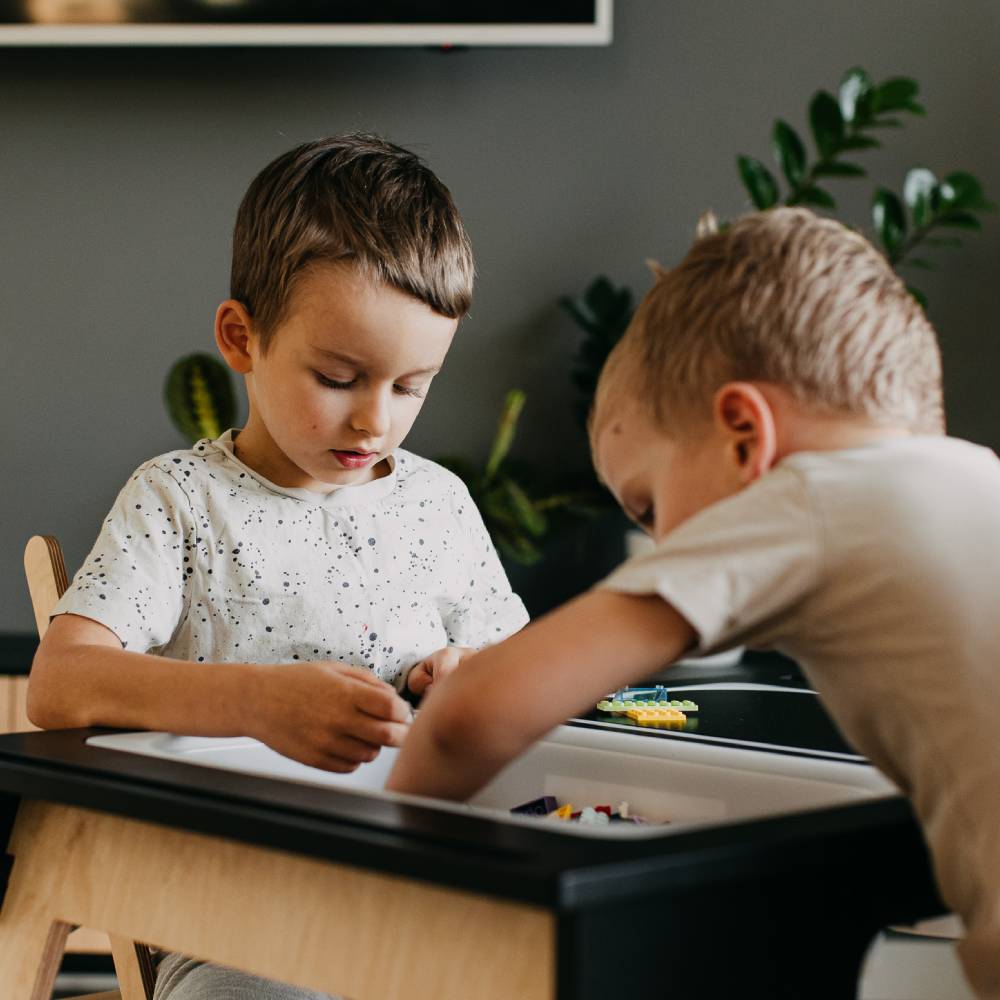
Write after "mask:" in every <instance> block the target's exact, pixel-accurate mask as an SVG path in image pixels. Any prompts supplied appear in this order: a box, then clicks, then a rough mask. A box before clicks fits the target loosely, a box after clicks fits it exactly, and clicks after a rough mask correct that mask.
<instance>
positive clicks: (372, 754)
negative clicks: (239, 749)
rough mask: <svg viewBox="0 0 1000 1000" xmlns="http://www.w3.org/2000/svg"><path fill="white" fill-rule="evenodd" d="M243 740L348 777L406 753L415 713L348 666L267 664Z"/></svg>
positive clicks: (256, 682) (255, 678) (249, 703)
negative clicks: (386, 754)
mask: <svg viewBox="0 0 1000 1000" xmlns="http://www.w3.org/2000/svg"><path fill="white" fill-rule="evenodd" d="M244 712H245V717H246V732H247V734H248V735H250V736H253V737H255V738H256V739H259V740H260V741H261V742H262V743H266V744H267V745H268V746H269V747H271V749H272V750H277V751H278V753H280V754H284V756H286V757H291V758H292V759H293V760H297V761H300V762H301V763H303V764H308V765H310V766H311V767H321V768H323V769H324V770H327V771H339V772H341V773H347V772H350V771H353V770H355V769H356V768H357V766H358V765H359V764H365V763H368V762H369V761H373V760H374V759H375V758H376V757H377V756H378V752H379V750H380V749H381V748H382V747H384V746H389V747H398V746H401V745H402V742H403V738H404V737H405V735H406V732H407V729H408V728H409V723H410V714H411V713H410V706H409V705H408V704H407V703H406V702H405V701H403V699H402V698H400V697H399V695H398V694H397V693H396V692H395V690H394V689H393V687H392V685H391V684H387V683H386V682H385V681H382V680H379V679H378V678H377V677H375V676H374V674H372V673H371V671H370V670H366V669H365V668H364V667H356V666H350V665H348V664H346V663H331V662H307V663H280V664H264V665H260V666H259V667H258V668H256V669H255V671H254V673H253V675H252V681H251V683H250V684H249V685H248V686H247V691H246V699H245V703H244Z"/></svg>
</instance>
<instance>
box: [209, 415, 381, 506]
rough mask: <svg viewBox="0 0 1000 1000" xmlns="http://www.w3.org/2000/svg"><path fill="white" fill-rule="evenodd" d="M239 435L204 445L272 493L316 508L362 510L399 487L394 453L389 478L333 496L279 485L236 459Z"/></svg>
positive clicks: (338, 489) (343, 489) (335, 489)
mask: <svg viewBox="0 0 1000 1000" xmlns="http://www.w3.org/2000/svg"><path fill="white" fill-rule="evenodd" d="M238 433H239V431H238V430H235V429H233V428H230V429H229V430H228V431H226V432H225V433H224V434H222V435H221V436H220V437H218V438H216V440H214V441H210V440H208V439H206V440H205V441H203V442H201V443H202V444H204V445H205V446H206V447H207V448H216V449H217V450H219V451H221V452H222V453H223V454H224V455H225V457H226V459H227V461H229V462H230V463H232V464H233V465H235V466H237V467H238V468H239V469H240V470H241V471H243V472H245V473H246V474H247V475H248V476H252V477H253V478H254V479H255V480H256V481H257V482H258V483H260V484H261V486H263V487H264V488H265V489H267V490H269V491H270V492H272V493H280V494H282V495H283V496H287V497H292V498H293V499H295V500H301V501H303V502H304V503H308V504H310V505H311V506H313V507H326V508H331V507H361V506H364V505H365V504H369V503H376V502H377V501H379V500H382V499H384V498H385V497H387V496H388V495H389V494H390V493H392V491H393V490H394V489H395V488H396V456H395V454H390V455H388V456H387V457H386V461H387V462H388V463H389V473H388V475H385V476H382V477H381V478H380V479H372V480H371V481H369V482H367V483H359V484H358V485H356V486H354V485H350V484H345V485H343V486H334V487H333V489H332V490H331V491H330V492H329V493H317V492H315V491H314V490H306V489H301V488H299V487H294V486H279V485H278V484H277V483H272V482H271V480H270V479H266V478H265V477H264V476H262V475H261V474H260V473H259V472H255V471H254V470H253V469H251V468H250V466H248V465H246V464H244V463H243V462H241V461H240V460H239V459H238V458H237V457H236V451H235V449H234V447H233V442H234V440H235V438H236V435H237V434H238Z"/></svg>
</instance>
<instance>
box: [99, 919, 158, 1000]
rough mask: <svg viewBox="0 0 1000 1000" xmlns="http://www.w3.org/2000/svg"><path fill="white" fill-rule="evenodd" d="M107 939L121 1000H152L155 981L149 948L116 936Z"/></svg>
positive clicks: (112, 935)
mask: <svg viewBox="0 0 1000 1000" xmlns="http://www.w3.org/2000/svg"><path fill="white" fill-rule="evenodd" d="M109 937H110V938H111V954H112V956H113V957H114V960H115V975H116V976H118V989H119V990H120V991H121V1000H153V987H154V986H155V985H156V979H155V973H154V972H153V966H152V962H151V960H150V955H149V948H147V947H146V945H144V944H140V943H139V942H137V941H132V940H131V939H130V938H126V937H119V936H118V935H117V934H111V935H109Z"/></svg>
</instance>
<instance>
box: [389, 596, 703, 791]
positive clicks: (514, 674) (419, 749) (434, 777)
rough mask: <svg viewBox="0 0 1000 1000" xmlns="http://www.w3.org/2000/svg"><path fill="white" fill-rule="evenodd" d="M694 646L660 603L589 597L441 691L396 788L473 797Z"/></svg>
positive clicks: (400, 763) (412, 739) (414, 732)
mask: <svg viewBox="0 0 1000 1000" xmlns="http://www.w3.org/2000/svg"><path fill="white" fill-rule="evenodd" d="M694 638H695V633H694V630H693V629H692V628H691V626H690V625H689V624H688V623H687V621H685V619H684V618H683V617H682V616H681V615H680V614H678V613H677V612H676V611H675V610H674V609H673V607H672V606H671V605H669V604H667V603H666V602H665V601H664V600H663V599H662V598H660V597H656V596H634V595H631V594H619V593H615V592H613V591H609V590H594V591H591V592H589V593H587V594H584V595H583V596H581V597H578V598H576V599H575V600H574V601H571V602H570V603H569V604H566V605H564V606H563V607H562V608H559V609H558V610H556V611H553V612H552V613H551V614H548V615H546V616H545V617H544V618H542V619H540V620H539V621H537V622H535V623H533V624H531V625H529V626H528V627H527V628H525V629H524V630H523V631H521V632H518V633H517V634H516V635H513V636H511V637H510V638H509V639H506V640H505V641H504V642H501V643H499V644H498V645H496V646H491V647H489V648H488V649H485V650H484V651H483V652H481V653H477V654H476V655H475V656H474V657H472V658H471V659H470V660H469V661H468V662H467V663H465V664H464V665H463V666H462V669H461V670H457V671H456V672H455V673H454V674H453V675H452V676H450V677H449V678H448V679H447V680H446V681H445V682H444V683H443V684H442V685H441V686H440V688H437V687H435V690H434V691H433V692H432V693H431V694H430V696H429V697H428V699H427V703H426V706H425V707H424V708H423V709H422V710H421V712H420V715H419V717H418V718H417V721H416V722H415V723H414V724H413V727H412V728H411V731H410V733H409V735H408V736H407V738H406V744H405V745H404V747H403V750H402V752H401V753H400V756H399V759H398V760H397V762H396V766H395V768H394V769H393V771H392V774H391V775H390V777H389V782H388V784H387V785H386V787H387V788H388V789H390V790H392V791H398V792H410V793H414V794H417V795H434V796H438V797H440V798H449V799H463V798H467V797H468V796H469V795H471V794H472V793H473V792H475V791H477V790H478V789H479V788H481V787H482V786H483V785H485V784H486V783H487V782H488V781H489V780H490V779H491V778H492V777H493V776H494V775H495V774H496V773H497V772H498V771H499V770H500V769H501V768H502V767H503V766H504V765H505V764H506V763H507V762H508V761H510V760H511V759H512V758H514V757H516V756H517V755H518V754H520V753H521V752H522V751H523V750H525V749H527V748H528V747H529V746H530V745H531V743H533V742H534V741H535V740H537V739H538V738H539V737H541V736H543V735H544V734H545V733H547V732H548V731H549V730H550V729H552V728H553V727H554V726H556V725H558V724H559V723H560V722H563V721H564V720H565V719H567V718H569V717H570V716H572V715H575V714H579V713H580V712H582V711H584V710H585V709H588V708H590V707H592V706H593V705H594V704H595V703H596V702H598V701H599V700H600V699H601V698H602V697H603V696H604V695H606V694H608V692H610V691H613V690H615V689H616V688H619V687H622V686H623V685H625V684H630V683H633V682H635V681H638V680H641V679H643V678H644V677H648V676H649V674H650V673H652V672H653V671H655V670H657V669H659V668H660V667H662V666H663V665H664V664H666V663H670V662H672V661H673V660H675V659H677V658H678V657H679V656H680V655H681V654H682V653H683V652H684V651H685V650H686V649H687V648H688V647H689V646H691V644H692V643H693V641H694Z"/></svg>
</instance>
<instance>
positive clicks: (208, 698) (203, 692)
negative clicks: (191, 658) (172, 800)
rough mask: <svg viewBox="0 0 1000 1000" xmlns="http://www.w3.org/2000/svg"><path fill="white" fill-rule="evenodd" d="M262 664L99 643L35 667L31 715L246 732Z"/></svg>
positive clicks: (63, 722) (56, 722) (51, 725)
mask: <svg viewBox="0 0 1000 1000" xmlns="http://www.w3.org/2000/svg"><path fill="white" fill-rule="evenodd" d="M259 669H260V668H257V667H255V666H254V665H252V664H244V663H191V662H187V661H183V660H164V659H163V658H162V657H156V656H152V655H150V654H147V653H133V652H129V651H128V650H124V649H115V648H113V647H110V646H105V645H99V644H95V645H78V646H74V647H72V648H68V649H65V650H60V649H56V650H53V651H51V652H48V653H47V654H46V655H44V656H40V657H39V660H38V661H36V664H35V666H34V667H33V668H32V681H31V684H30V686H29V691H28V714H29V718H31V720H32V721H33V722H34V723H35V724H36V725H39V726H41V727H42V728H45V729H56V728H68V727H76V726H114V727H116V728H123V729H132V728H134V729H154V730H165V731H167V732H177V733H184V734H187V735H192V736H235V735H245V734H246V733H247V732H248V730H249V728H250V727H249V725H248V712H247V710H246V707H245V706H246V703H247V692H248V689H249V688H250V687H252V685H253V684H254V682H255V674H256V672H257V671H258V670H259Z"/></svg>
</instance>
